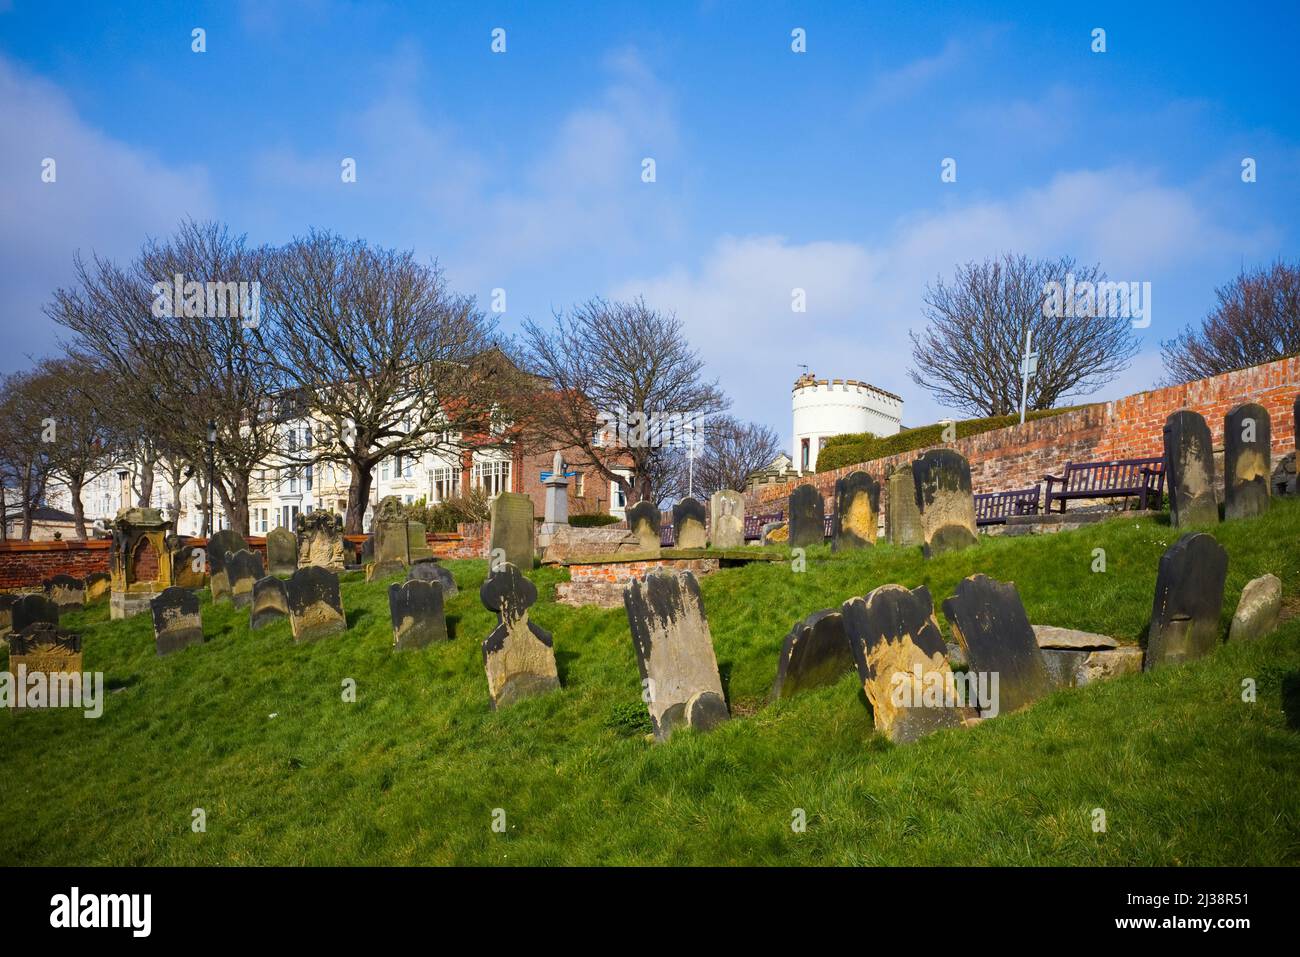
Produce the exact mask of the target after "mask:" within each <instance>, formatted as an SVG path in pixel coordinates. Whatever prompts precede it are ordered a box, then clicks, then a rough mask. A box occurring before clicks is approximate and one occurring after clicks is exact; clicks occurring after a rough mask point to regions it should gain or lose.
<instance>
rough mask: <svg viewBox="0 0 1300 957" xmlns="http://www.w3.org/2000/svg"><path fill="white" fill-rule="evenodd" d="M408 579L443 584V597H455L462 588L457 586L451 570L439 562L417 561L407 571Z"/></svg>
mask: <svg viewBox="0 0 1300 957" xmlns="http://www.w3.org/2000/svg"><path fill="white" fill-rule="evenodd" d="M406 580H407V581H422V582H437V583H438V584H439V585H441V586H442V597H443V598H444V599H446V598H454V597H455V596H456V595H457V594H458V593H459V592H460V589H459V588H457V587H456V579H455V578H453V577H452V574H451V572H449V571H448V570H447V569H445V568H443V567H442V566H441V565H439V564H438V563H437V562H416V563H415V564H414V565H412V566H411V570H410V571H408V572H407V573H406Z"/></svg>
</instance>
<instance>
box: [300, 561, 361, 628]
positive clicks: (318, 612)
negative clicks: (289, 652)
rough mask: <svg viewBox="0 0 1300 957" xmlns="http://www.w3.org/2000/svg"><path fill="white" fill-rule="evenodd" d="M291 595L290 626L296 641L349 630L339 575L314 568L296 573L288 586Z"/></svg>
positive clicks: (301, 569)
mask: <svg viewBox="0 0 1300 957" xmlns="http://www.w3.org/2000/svg"><path fill="white" fill-rule="evenodd" d="M285 589H286V591H287V592H288V595H289V627H290V629H291V630H292V631H293V640H294V641H299V642H301V641H310V640H312V639H314V638H323V637H325V636H326V635H336V634H338V633H339V632H340V631H346V630H347V627H348V621H347V618H345V617H344V615H343V599H342V598H340V597H339V576H338V575H336V574H334V572H332V571H329V570H328V569H325V568H318V567H316V566H314V565H313V566H311V567H309V568H300V569H298V570H297V571H296V572H294V573H293V576H292V577H291V578H290V579H289V581H288V583H287V584H286V585H285Z"/></svg>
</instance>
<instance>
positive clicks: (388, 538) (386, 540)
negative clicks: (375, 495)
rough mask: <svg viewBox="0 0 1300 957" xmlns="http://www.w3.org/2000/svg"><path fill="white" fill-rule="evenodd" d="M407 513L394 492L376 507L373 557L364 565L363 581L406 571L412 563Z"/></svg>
mask: <svg viewBox="0 0 1300 957" xmlns="http://www.w3.org/2000/svg"><path fill="white" fill-rule="evenodd" d="M406 525H407V523H406V513H405V512H404V511H402V501H401V499H399V498H398V497H397V496H396V495H388V496H385V498H384V499H383V500H382V501H381V502H380V503H379V507H378V508H377V509H375V520H374V536H375V560H374V561H373V562H372V563H371V564H369V565H367V566H366V581H374V580H376V579H378V578H384V577H385V576H388V575H393V574H396V573H397V572H401V571H405V570H406V569H407V567H409V566H410V564H411V542H410V538H409V536H408V533H407V528H406Z"/></svg>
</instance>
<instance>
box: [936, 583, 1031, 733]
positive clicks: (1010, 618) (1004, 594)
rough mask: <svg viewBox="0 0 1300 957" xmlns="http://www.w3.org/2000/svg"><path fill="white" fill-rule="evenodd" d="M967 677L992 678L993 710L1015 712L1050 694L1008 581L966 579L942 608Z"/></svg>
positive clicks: (1027, 625)
mask: <svg viewBox="0 0 1300 957" xmlns="http://www.w3.org/2000/svg"><path fill="white" fill-rule="evenodd" d="M943 614H944V617H946V618H947V619H948V623H949V624H950V625H952V633H953V636H954V637H955V638H956V639H957V643H958V644H959V645H961V649H962V651H963V652H964V653H965V655H966V661H967V662H968V663H969V665H970V669H971V671H973V672H976V673H977V674H981V675H990V676H991V675H997V678H998V684H997V688H998V692H997V711H998V713H999V714H1003V713H1006V712H1008V711H1015V710H1016V709H1018V708H1023V707H1024V706H1025V705H1027V704H1030V703H1032V702H1034V701H1037V700H1038V699H1039V698H1041V697H1043V696H1045V695H1047V694H1049V693H1050V692H1051V690H1052V679H1051V677H1050V676H1049V675H1048V673H1047V664H1046V663H1045V662H1044V661H1043V653H1042V651H1041V650H1040V649H1039V647H1038V639H1037V637H1035V635H1034V626H1033V625H1031V624H1030V623H1029V616H1028V615H1027V614H1025V606H1024V604H1023V603H1022V602H1021V601H1020V592H1019V591H1017V590H1016V586H1015V583H1014V582H999V581H994V580H993V579H992V578H989V577H988V576H987V575H971V576H970V577H969V578H964V579H962V580H961V581H960V582H958V583H957V590H956V592H955V593H954V594H953V596H952V597H951V598H949V599H947V600H946V601H945V602H944V603H943Z"/></svg>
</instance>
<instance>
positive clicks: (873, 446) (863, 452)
mask: <svg viewBox="0 0 1300 957" xmlns="http://www.w3.org/2000/svg"><path fill="white" fill-rule="evenodd" d="M1081 408H1083V406H1079V405H1074V406H1067V407H1065V408H1061V409H1040V410H1038V411H1036V412H1029V413H1026V415H1025V419H1026V420H1031V419H1047V418H1051V417H1052V416H1054V415H1061V414H1062V413H1065V412H1073V411H1074V410H1075V409H1081ZM1019 421H1020V413H1018V412H1017V413H1016V414H1015V415H992V416H988V417H987V418H983V419H965V420H962V421H958V422H957V423H956V424H957V438H959V439H964V438H966V437H967V436H970V435H979V434H980V433H981V432H992V431H993V430H994V429H1003V428H1006V427H1007V426H1008V425H1015V424H1017V423H1018V422H1019ZM943 429H944V425H943V423H942V422H935V423H934V424H932V425H921V426H918V427H917V428H915V429H904V430H903V431H902V432H899V433H898V434H897V435H888V436H885V437H883V438H881V437H879V436H875V435H872V434H871V433H870V432H854V433H849V434H847V435H835V436H832V437H831V438H829V439H827V440H826V445H825V446H823V447H822V450H821V451H820V452H819V453H817V471H818V472H829V471H831V470H833V469H841V468H844V467H845V466H846V465H856V464H858V463H859V462H870V461H872V460H873V459H882V458H884V457H885V456H887V455H899V454H901V453H903V452H911V451H914V450H916V449H924V448H928V447H929V446H932V445H940V444H941V443H942V441H943Z"/></svg>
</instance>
